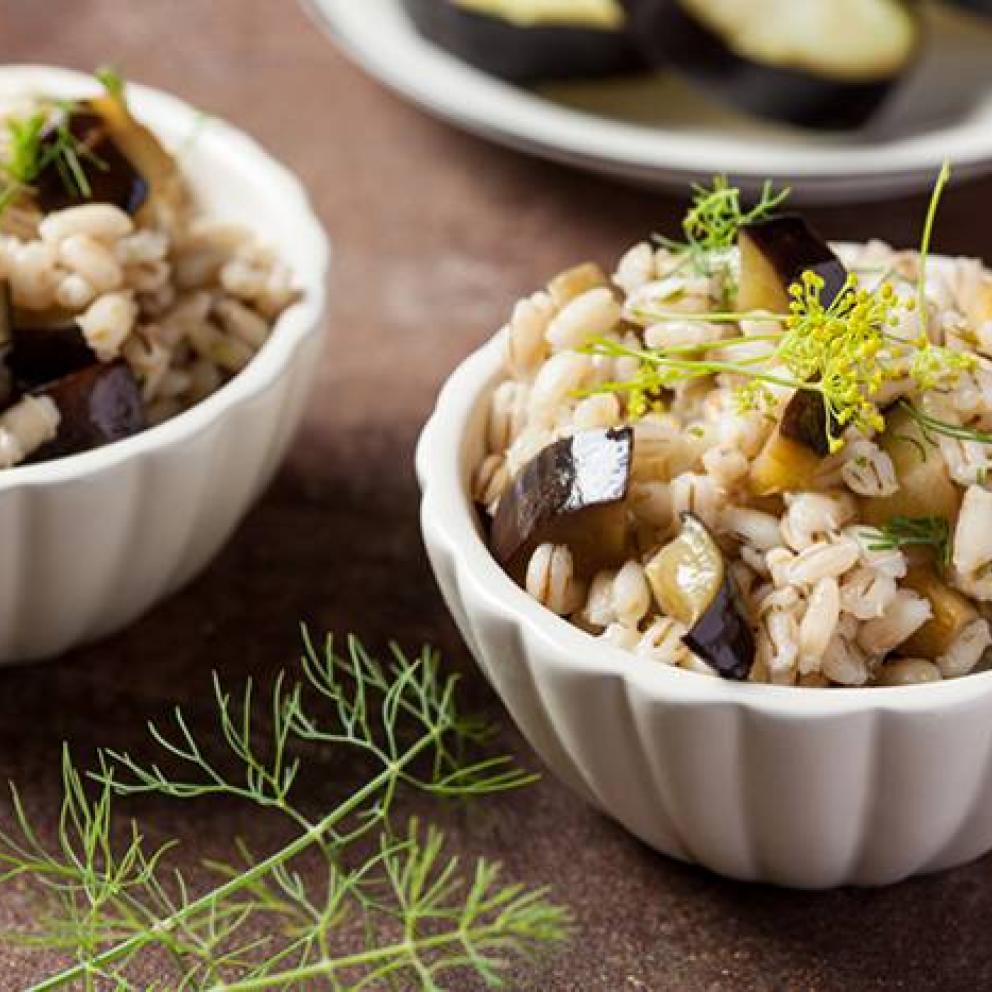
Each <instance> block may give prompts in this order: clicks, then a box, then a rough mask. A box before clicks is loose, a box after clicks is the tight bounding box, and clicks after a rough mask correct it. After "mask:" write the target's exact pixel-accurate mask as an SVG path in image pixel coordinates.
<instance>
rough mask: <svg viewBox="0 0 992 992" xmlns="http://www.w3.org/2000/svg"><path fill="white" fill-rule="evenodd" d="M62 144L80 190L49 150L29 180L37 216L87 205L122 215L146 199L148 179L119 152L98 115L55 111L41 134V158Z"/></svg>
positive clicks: (63, 165)
mask: <svg viewBox="0 0 992 992" xmlns="http://www.w3.org/2000/svg"><path fill="white" fill-rule="evenodd" d="M67 141H68V142H71V147H72V149H73V154H74V155H75V158H76V161H77V162H78V165H79V169H80V170H81V172H82V175H83V177H84V183H85V187H86V188H80V186H81V183H80V179H79V177H78V176H76V175H74V174H73V172H72V171H71V170H70V169H69V168H68V166H67V165H66V162H65V160H64V159H63V158H61V157H60V156H58V155H57V154H55V153H54V152H53V153H52V155H51V156H50V157H51V161H50V162H49V163H48V165H47V166H46V167H45V168H44V169H42V171H41V173H40V174H39V175H38V177H37V179H36V180H35V182H34V187H35V191H36V196H37V200H38V206H39V207H40V208H41V209H42V211H43V212H45V213H51V212H53V211H55V210H63V209H65V208H66V207H74V206H78V205H79V204H81V203H87V202H93V203H111V204H113V205H114V206H116V207H120V209H121V210H123V211H124V212H125V213H128V214H136V213H137V212H138V211H139V210H140V209H141V207H142V206H143V205H144V203H145V201H146V200H147V199H148V193H149V187H148V181H147V180H146V179H145V178H144V176H142V175H141V173H140V172H139V171H138V170H137V169H136V168H135V166H134V165H133V164H132V162H131V161H130V159H128V158H127V156H126V155H125V154H124V153H123V152H122V151H121V149H120V147H119V146H118V144H117V142H116V141H115V140H114V138H113V136H112V134H111V133H110V128H109V127H108V125H107V122H106V120H105V119H104V118H103V116H102V115H100V114H98V113H95V112H94V111H92V110H88V109H73V110H71V111H68V110H60V111H59V112H58V114H57V115H56V117H55V118H54V119H53V121H52V122H51V123H50V124H49V125H48V127H47V128H46V129H45V131H44V132H43V133H42V135H41V146H42V154H43V155H45V154H46V153H48V152H49V151H50V150H53V149H54V148H55V146H56V144H57V143H58V142H67Z"/></svg>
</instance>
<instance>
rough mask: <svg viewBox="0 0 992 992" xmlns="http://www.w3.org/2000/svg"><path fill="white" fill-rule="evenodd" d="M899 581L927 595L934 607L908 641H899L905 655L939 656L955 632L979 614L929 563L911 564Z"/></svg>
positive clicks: (919, 656) (949, 643) (945, 649)
mask: <svg viewBox="0 0 992 992" xmlns="http://www.w3.org/2000/svg"><path fill="white" fill-rule="evenodd" d="M900 584H901V585H902V586H903V587H905V588H907V589H912V590H914V591H915V592H918V593H919V594H920V595H921V596H926V598H927V599H928V600H929V601H930V606H931V608H932V610H933V616H932V617H931V618H930V619H929V620H928V621H927V622H926V623H925V624H924V625H923V626H922V627H920V629H919V630H918V631H916V633H915V634H913V636H912V637H911V638H910V639H909V640H908V641H905V642H903V643H902V644H901V645H899V653H900V654H903V655H905V656H906V657H914V658H929V659H931V660H934V659H936V658H939V657H940V656H941V655H942V654H945V653H946V652H947V651H949V650H950V648H951V645H952V644H953V643H954V640H955V638H956V637H957V636H958V634H960V633H961V631H962V630H963V629H964V628H965V627H966V626H967V625H968V624H969V623H971V621H972V620H974V619H976V618H977V617H978V610H976V609H975V607H974V605H973V604H972V603H971V602H970V601H969V600H968V599H967V598H965V597H964V596H962V595H961V593H959V592H957V591H956V590H954V589H952V588H951V587H950V586H949V585H947V584H946V583H945V582H942V581H941V580H940V579H939V578H938V577H937V575H936V574H935V573H934V571H933V569H932V568H930V567H929V566H926V565H917V566H915V567H913V568H911V569H910V570H909V572H907V574H906V577H905V578H904V579H902V581H901V583H900Z"/></svg>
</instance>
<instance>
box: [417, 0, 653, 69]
mask: <svg viewBox="0 0 992 992" xmlns="http://www.w3.org/2000/svg"><path fill="white" fill-rule="evenodd" d="M403 6H404V7H405V8H406V11H407V13H408V14H409V16H410V19H411V20H412V21H413V23H414V25H415V26H416V28H417V30H418V31H419V32H420V34H422V35H423V36H424V37H425V38H427V39H428V40H429V41H432V42H434V44H436V45H439V46H440V47H441V48H444V49H446V50H447V51H449V52H451V53H452V54H453V55H457V56H458V57H459V58H461V59H462V60H463V61H465V62H467V63H469V65H472V66H475V68H477V69H481V70H482V71H483V72H487V73H489V74H490V75H493V76H497V77H499V78H500V79H505V80H507V81H508V82H512V83H539V82H550V81H553V80H563V79H585V78H595V77H598V76H610V75H618V74H622V73H631V72H638V71H640V70H642V69H644V60H643V59H642V58H641V56H640V55H639V54H638V52H637V50H636V49H635V48H634V46H633V45H632V44H631V42H630V39H629V37H628V36H627V34H626V32H624V31H619V30H617V31H611V30H604V29H597V28H588V27H581V26H576V27H572V26H569V25H537V26H535V27H521V26H518V25H515V24H510V23H508V22H506V21H503V20H501V19H500V18H498V17H489V16H487V15H485V14H479V13H476V12H475V11H470V10H463V9H461V8H459V7H458V6H456V5H455V4H454V3H452V2H451V0H403Z"/></svg>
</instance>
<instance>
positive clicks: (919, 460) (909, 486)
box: [861, 407, 961, 528]
mask: <svg viewBox="0 0 992 992" xmlns="http://www.w3.org/2000/svg"><path fill="white" fill-rule="evenodd" d="M878 445H879V447H881V448H882V450H883V451H885V452H886V453H887V454H888V455H889V457H890V458H891V459H892V464H893V466H894V467H895V470H896V478H897V479H898V480H899V489H898V490H897V491H896V492H895V493H893V494H892V495H891V496H881V497H878V498H875V499H869V498H865V499H862V500H861V518H862V520H864V521H865V523H868V524H872V525H873V526H876V527H882V526H884V525H885V524H886V523H888V522H889V521H890V520H891V519H892V518H893V517H934V516H937V517H944V518H945V519H946V520H947V521H948V522H949V523H950V525H951V527H952V528H953V526H954V522H955V521H956V520H957V516H958V510H959V509H960V507H961V491H960V489H959V488H958V487H957V486H956V485H955V484H954V483H953V482H952V481H951V477H950V475H949V474H948V471H947V464H946V462H945V461H944V456H943V455H942V454H941V452H940V448H939V447H937V445H935V444H933V442H932V441H931V440H930V439H928V438H927V437H926V435H925V434H924V432H923V429H922V428H921V427H920V425H919V424H918V423H917V421H916V419H915V418H914V417H913V416H912V415H911V414H910V413H909V412H908V411H906V410H904V409H903V408H902V407H896V408H895V409H894V410H889V411H888V412H887V413H886V415H885V430H884V431H883V432H882V434H881V435H880V436H879V438H878Z"/></svg>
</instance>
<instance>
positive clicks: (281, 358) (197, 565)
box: [0, 66, 330, 664]
mask: <svg viewBox="0 0 992 992" xmlns="http://www.w3.org/2000/svg"><path fill="white" fill-rule="evenodd" d="M93 88H94V83H93V80H92V77H89V76H86V75H84V74H82V73H76V72H71V71H68V70H62V69H52V68H48V67H44V66H7V67H3V68H0V96H7V95H9V94H11V93H14V92H19V91H30V92H38V93H42V92H44V93H54V94H56V95H59V96H79V95H81V94H86V93H88V92H92V91H93ZM129 97H130V99H131V102H132V104H133V106H134V109H135V113H136V115H137V116H138V117H139V118H140V119H142V120H143V121H144V122H146V123H147V124H148V125H149V126H150V127H152V129H153V130H155V131H156V132H157V133H158V134H160V135H161V136H162V138H163V139H164V140H165V142H166V143H167V144H169V145H170V146H172V147H173V148H177V149H179V148H181V149H183V150H182V153H181V157H182V163H183V169H184V172H185V173H186V174H187V176H188V178H189V180H190V183H191V185H192V186H193V189H194V193H195V195H196V196H197V197H198V199H199V200H200V202H201V203H202V205H203V207H204V208H205V210H206V211H207V212H208V213H210V214H211V215H213V216H217V217H219V218H223V219H228V220H238V221H240V222H242V223H245V224H246V225H248V226H249V227H251V228H252V229H253V230H254V231H256V232H257V233H258V234H259V236H261V237H262V238H263V239H265V240H266V241H267V242H269V243H271V244H272V246H273V247H274V248H275V250H276V251H277V252H278V253H279V254H280V256H281V257H282V258H284V259H285V260H286V261H287V262H288V264H289V265H290V266H291V268H292V269H293V272H294V275H295V277H296V280H297V283H298V285H299V287H300V289H301V290H302V292H303V297H302V299H301V301H300V302H299V303H297V304H295V305H294V306H292V307H291V308H290V309H289V310H287V311H286V312H285V313H284V314H282V315H281V316H280V318H279V320H278V321H277V323H276V325H275V327H274V329H273V332H272V334H271V336H270V338H269V340H268V341H267V342H266V344H265V345H264V347H263V348H262V349H261V351H260V352H259V354H258V355H257V356H256V357H255V359H253V361H252V362H251V363H250V364H249V365H248V367H247V368H246V369H244V370H243V371H242V372H241V373H240V374H239V375H237V376H236V377H235V378H234V379H232V381H231V382H230V383H228V384H227V385H225V386H224V387H223V388H222V389H220V390H219V391H218V392H216V393H215V394H213V395H212V396H210V397H208V398H207V399H206V400H204V401H203V402H202V403H199V404H197V405H196V406H195V407H193V408H192V409H191V410H189V411H187V412H186V413H183V414H181V415H180V416H178V417H176V418H174V419H172V420H170V421H167V422H166V423H164V424H161V425H159V426H157V427H154V428H152V429H151V430H148V431H145V432H144V433H142V434H139V435H136V436H135V437H132V438H129V439H127V440H125V441H120V442H117V443H115V444H112V445H108V446H106V447H104V448H99V449H96V450H94V451H90V452H86V453H84V454H80V455H75V456H72V457H69V458H62V459H58V460H55V461H52V462H47V463H43V464H39V465H27V466H23V467H18V468H14V469H9V470H6V471H4V472H2V473H0V543H2V545H3V548H4V553H3V555H2V556H0V663H3V664H9V663H13V662H19V661H28V660H34V659H41V658H49V657H53V656H55V655H57V654H60V653H62V652H64V651H66V650H68V649H69V648H71V647H73V646H76V645H79V644H82V643H86V642H89V641H92V640H95V639H98V638H101V637H104V636H106V635H108V634H110V633H112V632H113V631H115V630H118V629H120V628H121V627H123V626H125V625H127V624H128V623H130V622H131V621H133V620H134V619H135V618H137V617H138V616H139V615H141V614H142V613H144V612H145V611H146V610H148V609H149V608H150V607H151V606H152V605H153V604H154V603H156V602H157V601H159V600H160V599H162V598H163V597H164V596H167V595H168V594H169V593H171V592H173V591H175V590H176V589H178V588H179V587H181V586H182V585H184V584H185V583H187V582H188V581H189V580H190V579H192V578H193V577H194V576H195V575H196V574H197V573H198V572H200V571H201V570H202V569H203V568H204V567H205V566H206V565H207V564H208V562H209V561H210V560H211V559H212V558H213V557H214V556H215V555H216V553H217V552H218V551H219V549H220V548H221V546H222V545H223V544H224V543H225V541H226V540H227V539H228V538H229V537H230V535H231V533H232V532H233V531H234V529H235V528H236V527H237V525H238V524H239V523H240V521H241V519H242V518H243V516H244V514H245V513H246V512H247V510H248V508H249V506H250V505H251V503H252V502H253V501H254V499H255V498H256V497H257V496H258V494H259V493H260V492H261V491H262V490H263V489H264V487H265V486H266V485H267V483H268V482H269V481H270V479H271V477H272V475H273V474H274V472H275V470H276V468H277V467H278V465H279V463H280V461H281V460H282V457H283V455H284V454H285V452H286V449H287V447H288V445H289V442H290V440H291V438H292V436H293V433H294V431H295V428H296V427H297V425H298V423H299V420H300V417H301V415H302V411H303V407H304V404H305V402H306V398H307V395H308V393H309V390H310V387H311V385H312V382H313V379H314V377H315V374H316V370H317V368H318V366H319V358H320V355H321V352H322V350H323V345H324V323H325V317H326V308H327V288H326V283H327V276H328V272H329V266H330V246H329V243H328V240H327V237H326V234H325V233H324V231H323V229H322V227H321V224H320V222H319V220H318V219H317V217H316V215H315V214H314V211H313V208H312V206H311V205H310V202H309V200H308V197H307V194H306V192H305V191H304V189H303V187H302V186H301V185H300V183H299V182H298V181H297V180H296V179H295V178H294V176H293V175H292V174H291V173H290V172H289V171H288V170H287V169H286V168H284V167H283V166H282V165H280V164H279V163H278V162H277V161H276V160H275V159H273V158H272V157H271V156H270V155H269V154H268V153H267V152H266V151H265V150H264V149H262V148H261V146H259V145H258V144H257V143H256V142H255V141H253V140H252V139H251V138H249V137H248V136H247V135H245V134H243V133H242V132H240V131H238V130H236V129H235V128H233V127H231V126H230V125H228V124H226V123H223V122H221V121H217V120H213V119H210V120H208V121H207V122H206V123H204V120H203V115H202V114H201V113H200V112H199V111H197V110H196V109H195V108H193V107H191V106H189V105H188V104H185V103H183V102H182V101H180V100H178V99H176V98H175V97H172V96H169V95H168V94H165V93H161V92H158V91H156V90H152V89H149V88H147V87H144V86H139V85H134V86H131V87H129ZM193 135H196V139H195V140H194V141H189V140H188V139H190V138H191V136H193Z"/></svg>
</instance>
